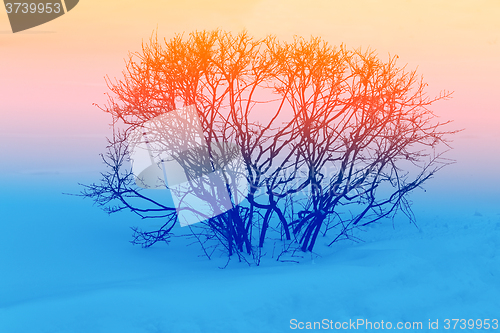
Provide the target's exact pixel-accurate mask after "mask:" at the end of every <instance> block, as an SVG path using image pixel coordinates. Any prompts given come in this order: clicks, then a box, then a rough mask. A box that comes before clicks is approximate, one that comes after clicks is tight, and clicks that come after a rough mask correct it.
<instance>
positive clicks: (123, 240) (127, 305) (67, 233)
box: [0, 173, 500, 333]
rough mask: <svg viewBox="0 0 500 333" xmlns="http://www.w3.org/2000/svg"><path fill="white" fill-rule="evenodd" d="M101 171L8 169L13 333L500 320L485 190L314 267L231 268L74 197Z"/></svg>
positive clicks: (496, 217)
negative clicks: (153, 241)
mask: <svg viewBox="0 0 500 333" xmlns="http://www.w3.org/2000/svg"><path fill="white" fill-rule="evenodd" d="M96 177H97V176H96V175H95V174H92V175H90V174H64V173H35V174H23V175H20V174H17V175H16V174H10V175H9V176H8V177H7V176H5V175H4V176H3V178H2V200H1V203H0V211H1V212H2V213H1V215H2V216H1V217H0V218H1V229H0V332H8V333H10V332H13V333H14V332H15V333H22V332H27V333H28V332H29V333H35V332H50V333H56V332H92V333H99V332H103V333H104V332H106V333H112V332H119V333H127V332H134V333H135V332H141V333H142V332H148V333H150V332H151V333H152V332H190V333H194V332H288V331H310V330H299V329H295V330H292V329H291V328H290V320H292V319H296V320H297V322H304V323H305V322H314V321H322V320H323V319H328V320H333V322H344V321H349V320H353V321H355V320H357V319H364V320H368V321H371V322H380V321H381V320H383V321H384V322H387V321H390V322H391V323H392V324H393V325H396V323H397V322H422V323H423V329H422V330H406V331H415V332H416V331H421V332H426V331H429V330H428V323H429V320H431V321H436V320H439V325H440V326H439V328H440V329H439V330H437V331H452V330H444V329H443V327H444V326H443V325H444V320H445V319H446V318H450V319H451V318H457V319H490V321H491V319H494V318H496V319H500V208H499V207H498V206H496V205H495V204H493V203H488V202H486V203H485V202H484V200H482V199H481V198H474V197H472V198H469V200H466V199H465V198H462V199H460V198H459V196H458V195H455V196H449V197H447V198H446V197H445V196H442V195H440V193H441V194H442V193H444V192H446V190H441V192H439V190H436V189H434V192H433V191H432V190H429V191H427V192H426V193H423V192H421V193H417V194H416V195H415V196H414V198H413V199H414V201H415V206H414V209H415V213H416V215H417V221H418V224H419V229H417V228H415V227H414V226H412V225H409V224H408V222H407V221H406V220H405V219H404V218H401V219H400V220H396V221H395V223H394V227H393V225H392V222H391V221H385V222H384V223H382V224H380V225H376V226H371V227H369V228H367V229H366V230H365V231H366V232H360V233H359V236H360V237H362V238H363V239H364V240H365V242H364V243H348V242H343V243H337V244H335V245H334V246H332V247H331V248H327V247H325V246H324V245H323V244H321V242H320V244H319V247H318V249H317V251H318V252H320V253H322V254H323V255H322V256H321V257H317V256H314V257H311V256H310V255H307V256H306V258H304V259H303V260H302V262H301V263H300V264H292V263H278V262H276V261H274V260H273V259H271V258H269V259H266V260H264V261H263V262H262V265H261V266H260V267H248V266H247V265H246V264H244V263H238V262H237V261H232V262H231V263H230V264H229V265H228V267H227V268H226V269H219V268H218V267H219V266H222V265H224V264H225V258H217V259H215V260H211V261H209V260H207V259H205V258H203V257H199V255H200V254H201V251H199V248H198V246H197V245H196V244H195V245H191V246H186V241H184V240H182V239H174V240H173V242H172V243H171V244H169V245H167V244H159V245H156V246H154V247H152V248H149V249H142V248H140V247H139V246H133V245H131V244H130V243H129V242H128V241H129V240H130V239H131V230H130V229H129V227H130V226H140V227H142V228H143V229H148V228H149V229H154V222H151V221H140V220H137V219H135V218H134V217H133V216H132V215H131V214H130V213H120V214H116V215H114V216H111V217H108V216H106V215H105V213H104V212H102V211H100V210H99V209H98V208H97V207H95V206H92V205H91V201H89V200H83V199H81V198H78V197H72V196H67V195H62V194H61V193H62V192H73V193H75V192H77V191H78V190H79V188H78V186H76V183H77V182H84V183H85V182H87V183H88V182H90V181H94V180H97V179H96ZM431 182H432V181H431ZM360 330H361V331H366V330H363V329H360ZM490 330H491V331H495V330H492V329H490ZM498 330H499V331H500V327H499V329H498ZM316 331H322V330H316ZM331 331H335V330H331ZM340 331H343V330H340ZM373 331H377V330H373ZM435 331H436V330H435ZM460 331H464V330H460ZM466 331H468V332H474V331H478V330H466Z"/></svg>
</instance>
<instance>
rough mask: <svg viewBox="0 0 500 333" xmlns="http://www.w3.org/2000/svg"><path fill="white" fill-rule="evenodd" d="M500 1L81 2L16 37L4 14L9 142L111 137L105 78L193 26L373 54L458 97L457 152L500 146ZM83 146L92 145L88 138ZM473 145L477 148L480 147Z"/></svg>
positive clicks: (2, 109)
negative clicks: (147, 47)
mask: <svg viewBox="0 0 500 333" xmlns="http://www.w3.org/2000/svg"><path fill="white" fill-rule="evenodd" d="M499 18H500V2H499V1H497V0H474V1H472V0H469V1H465V0H385V1H384V0H380V1H377V0H349V1H347V0H342V1H338V0H310V1H303V0H237V1H236V0H233V1H227V0H215V1H213V0H212V1H208V0H206V1H202V0H188V1H158V0H156V1H155V0H142V1H137V0H136V1H131V0H120V1H98V0H81V1H80V3H79V4H78V5H77V6H76V7H75V8H74V9H73V10H72V11H71V12H69V13H67V14H66V15H64V16H62V17H60V18H58V19H56V20H54V21H51V22H49V23H46V24H44V25H41V26H38V27H35V28H33V29H30V30H27V31H25V32H20V33H16V34H12V32H11V30H10V26H9V22H8V18H7V14H6V12H5V11H3V12H1V13H0V117H1V118H0V137H1V138H5V139H4V140H3V141H2V142H3V143H2V144H0V149H4V150H6V149H8V148H7V146H6V143H5V142H8V141H9V140H12V138H14V137H17V138H26V137H41V136H73V137H75V136H76V137H78V136H81V137H85V136H105V135H107V134H108V126H107V123H108V122H109V118H108V117H107V116H106V115H104V114H101V112H100V111H99V110H98V109H97V108H95V107H93V106H92V103H93V102H97V103H102V102H104V95H103V93H104V92H106V91H107V88H106V86H105V85H104V80H103V76H104V75H106V74H108V75H110V76H112V77H113V76H117V75H119V73H120V71H121V70H122V69H123V67H124V62H123V59H124V58H125V57H126V56H127V52H128V51H136V50H138V49H139V48H140V43H141V40H142V39H143V38H144V39H147V38H148V37H149V35H150V34H151V32H152V31H153V30H154V29H155V28H156V27H158V32H159V35H161V36H167V37H170V36H172V35H173V34H175V33H181V32H190V31H193V30H195V29H213V28H222V29H225V30H231V31H235V32H237V31H240V30H242V29H246V30H247V31H248V32H249V33H251V34H253V35H255V36H257V37H261V36H264V35H267V34H275V35H278V37H280V38H287V39H289V38H291V37H292V36H293V35H294V34H297V35H301V36H304V37H308V36H310V35H315V36H321V37H322V38H324V39H326V40H327V41H329V42H330V43H332V44H340V43H345V44H346V45H347V46H348V47H353V48H356V47H360V46H361V47H363V48H366V47H371V48H373V49H376V50H377V51H378V53H379V55H380V57H382V58H387V55H388V53H390V54H397V55H399V57H400V64H401V65H402V64H405V63H408V66H409V67H410V68H416V67H417V66H418V68H419V72H420V73H421V74H423V75H424V77H425V78H426V80H427V82H429V84H430V86H429V91H430V92H431V93H437V92H438V91H439V90H441V89H447V90H454V91H455V94H454V98H453V100H451V101H448V102H440V103H439V104H436V105H435V108H434V110H435V111H436V113H438V114H440V115H443V117H445V118H452V119H455V120H456V125H457V127H466V128H467V129H468V130H467V131H465V132H463V133H461V134H460V138H461V139H458V140H457V144H458V145H459V147H462V153H460V150H458V152H457V153H456V154H457V156H460V154H469V156H471V155H470V154H475V153H477V146H478V142H479V143H481V147H483V148H482V149H487V150H491V149H497V150H496V151H498V148H496V147H497V144H496V143H495V142H500V140H499V138H500V136H499V135H498V134H497V130H496V128H497V127H498V125H499V124H500V102H499V99H498V98H497V96H498V94H499V92H500V84H499V83H498V78H499V77H500V19H499ZM82 145H85V143H84V142H83V141H82ZM474 147H476V148H474Z"/></svg>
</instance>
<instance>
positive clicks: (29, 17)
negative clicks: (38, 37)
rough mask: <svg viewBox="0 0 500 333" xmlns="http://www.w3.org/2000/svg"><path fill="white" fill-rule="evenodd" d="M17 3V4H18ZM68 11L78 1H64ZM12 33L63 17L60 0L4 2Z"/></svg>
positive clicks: (6, 0) (11, 0) (10, 0)
mask: <svg viewBox="0 0 500 333" xmlns="http://www.w3.org/2000/svg"><path fill="white" fill-rule="evenodd" d="M18 1H19V2H18ZM64 3H65V5H66V10H67V11H70V10H71V9H73V8H74V7H75V6H76V5H77V4H78V0H66V1H65V2H64ZM4 4H5V10H6V11H7V16H8V17H9V21H10V26H11V28H12V32H14V33H15V32H19V31H23V30H27V29H30V28H33V27H36V26H39V25H41V24H44V23H46V22H49V21H52V20H53V19H55V18H58V17H59V16H62V15H64V6H63V3H62V0H4Z"/></svg>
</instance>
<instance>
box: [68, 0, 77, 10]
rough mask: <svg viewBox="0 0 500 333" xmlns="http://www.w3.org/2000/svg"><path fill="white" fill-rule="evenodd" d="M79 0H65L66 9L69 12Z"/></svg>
mask: <svg viewBox="0 0 500 333" xmlns="http://www.w3.org/2000/svg"><path fill="white" fill-rule="evenodd" d="M78 1H79V0H64V3H65V4H66V11H67V12H69V11H70V10H72V9H73V8H75V6H76V4H77V3H78Z"/></svg>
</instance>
